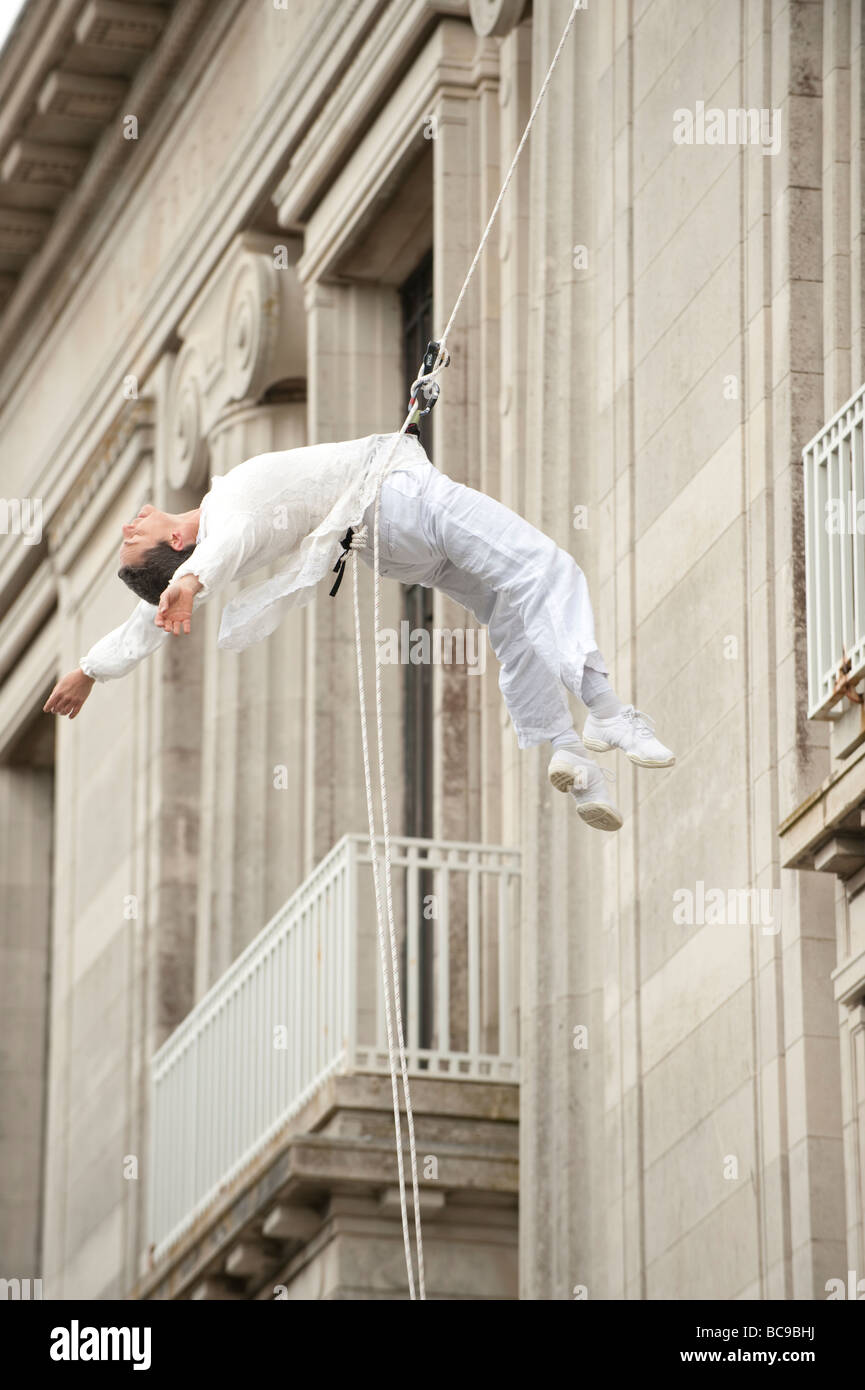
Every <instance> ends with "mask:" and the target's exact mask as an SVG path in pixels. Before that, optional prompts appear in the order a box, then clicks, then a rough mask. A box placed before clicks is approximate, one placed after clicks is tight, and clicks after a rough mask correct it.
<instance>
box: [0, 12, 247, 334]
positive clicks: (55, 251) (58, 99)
mask: <svg viewBox="0 0 865 1390" xmlns="http://www.w3.org/2000/svg"><path fill="white" fill-rule="evenodd" d="M242 3H243V0H224V3H223V4H222V5H221V7H219V10H218V13H216V12H215V11H214V8H213V6H212V5H211V4H210V3H209V0H177V3H176V4H175V5H174V7H173V9H166V8H165V7H161V6H156V5H148V4H139V3H131V2H130V0H80V3H77V4H76V3H73V0H66V3H64V4H62V5H61V4H56V5H51V4H48V5H45V4H42V3H41V0H40V2H39V3H34V0H31V4H30V5H29V6H28V8H27V10H25V11H24V13H23V14H22V17H21V22H20V35H13V41H12V42H11V43H10V45H9V46H8V50H9V51H5V52H4V53H3V54H2V61H0V98H2V100H0V161H2V170H0V229H4V228H5V226H6V223H7V222H8V221H9V220H10V218H11V214H12V212H13V211H14V210H15V207H16V197H17V185H18V184H19V183H21V182H22V178H25V179H26V182H28V183H30V184H32V183H33V182H34V177H35V176H36V175H37V174H38V182H40V183H43V184H44V183H45V180H46V178H47V177H48V176H49V169H48V164H49V163H50V165H51V170H50V178H51V180H53V183H52V184H51V186H52V187H55V188H56V187H58V186H59V187H62V189H63V191H64V193H65V197H64V198H63V199H62V201H61V199H60V198H58V197H54V198H53V199H52V198H49V196H48V195H46V198H45V202H46V205H50V206H51V207H52V208H54V207H56V206H57V204H58V203H60V204H61V205H60V206H59V208H57V211H56V213H55V214H54V215H53V220H52V217H50V216H46V215H45V214H44V213H43V215H42V220H41V222H40V223H39V225H38V226H37V225H36V223H35V222H34V223H33V224H32V225H31V226H30V228H29V229H28V236H27V238H26V239H24V238H19V241H18V244H17V245H16V247H15V248H14V251H13V252H12V254H14V257H15V261H16V269H18V270H20V272H21V276H20V280H19V283H18V285H17V288H16V290H15V291H14V292H13V293H12V295H11V296H8V304H7V307H6V309H5V312H4V313H3V316H2V320H0V356H2V353H3V348H4V345H8V344H9V343H10V342H11V341H15V340H18V339H20V338H21V334H22V328H23V326H24V325H26V324H27V322H28V320H32V318H33V308H34V304H38V303H39V300H40V296H43V297H44V294H43V292H44V285H45V283H46V282H51V281H52V279H56V278H57V276H58V270H59V271H60V272H61V274H62V269H63V267H64V266H65V265H66V264H67V263H68V260H69V248H70V245H72V244H73V243H74V242H76V241H78V240H79V239H80V238H81V235H82V233H83V231H84V230H85V229H86V228H87V226H88V225H89V223H90V221H91V220H92V218H93V217H94V216H95V214H96V213H97V212H98V211H99V209H100V208H101V206H102V203H103V202H104V200H105V197H106V196H107V194H108V191H109V190H110V188H111V185H112V184H113V183H115V182H116V180H117V176H118V173H121V172H123V171H124V170H125V168H126V166H127V165H128V163H129V159H130V142H129V141H127V140H123V139H122V138H120V134H119V124H118V123H117V112H118V109H119V106H120V103H121V101H122V100H123V95H124V93H126V101H127V103H128V106H127V109H128V110H130V111H133V112H134V113H135V115H136V117H137V119H138V121H139V123H140V125H141V127H142V129H144V128H146V127H147V125H148V123H149V122H151V120H152V117H153V116H154V114H155V113H156V110H157V108H158V106H159V104H160V102H161V101H162V99H163V97H164V96H165V94H166V92H167V91H168V89H169V87H170V85H171V83H172V81H173V79H174V78H175V76H176V73H177V71H178V68H179V67H180V66H181V65H182V64H183V63H184V62H185V61H186V60H187V58H188V57H189V55H190V53H191V51H192V49H193V48H195V49H197V50H203V49H204V45H202V44H200V43H198V42H197V40H198V39H199V36H200V34H201V31H202V28H203V27H204V24H205V21H206V20H208V18H209V17H210V16H214V20H213V24H212V27H213V29H214V32H215V34H218V32H219V31H221V29H222V28H223V26H224V24H227V23H229V22H230V21H231V19H232V17H233V14H234V12H235V11H236V10H237V9H238V8H239V6H240V5H241V4H242ZM31 9H32V10H33V14H32V16H31V14H30V13H29V11H30V10H31ZM40 18H41V24H40V23H38V22H37V21H39V20H40ZM78 46H80V47H81V49H82V50H83V51H84V53H85V58H84V60H83V62H84V64H85V66H86V65H87V64H88V63H91V64H92V54H93V52H98V51H99V50H100V49H101V50H102V51H103V54H104V53H105V52H109V51H110V52H112V53H113V54H115V55H116V56H117V60H118V66H119V69H120V71H121V72H128V73H130V74H133V73H134V76H132V77H131V81H129V80H127V81H124V80H122V79H120V78H117V77H113V78H106V77H104V76H101V75H99V74H94V75H92V76H91V75H90V73H89V72H74V71H68V70H67V68H74V66H75V61H76V48H77V47H78ZM88 53H89V54H90V55H91V56H90V58H87V56H86V55H87V54H88ZM58 54H62V55H63V61H64V67H63V68H62V69H61V68H59V67H58V66H57V61H58ZM16 56H17V59H18V65H17V68H16V67H14V66H13V59H15V58H16ZM148 57H149V61H147V62H143V60H144V59H145V58H148ZM46 117H48V118H49V119H50V120H51V121H52V123H53V125H54V126H55V128H58V129H59V128H61V127H62V126H64V125H68V127H69V142H68V144H66V143H64V142H63V139H62V135H60V136H59V138H57V137H55V138H53V140H52V147H51V148H50V149H49V148H47V147H46V149H47V153H46V154H40V152H39V149H38V146H39V144H40V142H41V141H42V139H43V135H42V130H43V127H44V122H45V120H46ZM82 135H84V136H85V137H86V146H85V148H84V149H83V150H82ZM19 142H20V144H21V146H22V148H20V149H16V143H19ZM143 143H144V142H143V141H142V144H143ZM59 151H62V156H61V154H60V153H59ZM133 153H134V155H135V157H136V158H138V156H139V153H140V152H139V151H138V150H137V149H134V148H133ZM73 171H74V176H73ZM58 180H59V181H60V183H59V185H58ZM4 200H5V201H4ZM0 235H2V231H0ZM7 239H8V238H7ZM0 249H2V247H0ZM10 268H11V267H10Z"/></svg>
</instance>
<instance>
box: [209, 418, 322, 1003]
mask: <svg viewBox="0 0 865 1390" xmlns="http://www.w3.org/2000/svg"><path fill="white" fill-rule="evenodd" d="M305 414H306V407H305V403H304V402H303V401H297V402H285V403H282V404H274V405H256V406H241V407H238V408H235V409H233V410H230V411H227V412H226V414H225V415H224V416H223V417H222V419H221V420H220V421H219V422H218V424H217V425H215V426H214V428H213V430H212V431H211V433H210V436H209V447H210V453H211V457H212V460H213V472H214V474H225V473H227V472H228V471H229V470H230V469H231V468H234V467H235V466H236V465H237V464H239V463H242V462H243V460H244V459H247V458H251V457H253V456H254V455H255V454H261V453H269V452H271V451H277V450H281V449H292V448H299V447H301V446H302V445H303V444H304V443H305V442H306V440H305V434H306V420H305ZM276 568H277V567H271V569H270V570H262V572H261V575H260V576H257V577H256V579H255V580H254V581H253V582H262V581H263V580H264V579H265V578H266V577H267V575H268V574H269V573H275V572H276ZM240 587H241V585H240V584H239V583H238V584H235V585H233V586H232V587H231V589H230V590H229V591H227V592H226V593H225V594H224V595H223V596H222V599H221V602H219V603H211V604H208V605H207V606H206V607H205V608H203V609H202V617H203V619H204V623H205V645H204V673H203V688H204V698H203V707H202V766H201V835H200V852H199V871H198V947H197V951H196V958H197V990H196V992H197V994H199V995H200V993H201V992H202V991H203V990H204V989H205V988H206V987H207V986H209V985H210V984H212V983H213V982H214V981H215V980H216V979H218V978H219V976H220V975H221V974H222V973H223V972H224V971H225V969H226V968H227V967H228V965H229V964H230V963H231V961H232V960H234V958H235V957H236V956H237V955H238V954H239V953H240V952H241V951H242V950H243V948H244V946H246V945H247V944H248V943H249V941H251V940H252V938H253V937H254V936H256V935H257V933H258V932H259V931H260V930H261V928H262V927H263V926H264V925H265V923H266V922H268V921H269V919H270V918H271V917H272V916H273V914H274V913H275V912H276V911H277V909H278V908H279V907H281V905H282V904H283V903H284V902H285V901H286V899H287V898H288V897H289V896H290V895H291V893H292V892H293V891H294V889H295V888H297V887H298V885H299V883H300V882H301V880H302V878H303V876H304V858H305V855H304V823H303V800H304V789H305V784H306V781H307V779H308V777H309V776H310V773H311V769H310V767H309V766H308V764H307V759H306V755H305V743H306V740H305V730H304V708H305V671H304V661H303V652H304V646H305V622H306V615H305V612H304V610H303V609H298V610H296V611H293V612H291V613H289V614H287V615H286V617H285V618H284V619H283V621H282V622H281V623H280V625H279V627H278V628H277V629H276V631H275V632H274V633H273V634H272V635H271V636H270V637H269V638H268V639H267V641H265V642H258V643H255V644H254V645H253V646H251V647H249V648H248V649H247V650H246V651H244V652H239V653H235V652H225V651H220V650H219V648H218V646H217V639H218V635H219V623H220V617H221V611H222V607H223V604H224V603H226V602H227V601H228V599H229V598H230V597H231V595H232V594H233V593H235V592H237V591H238V590H239V589H240Z"/></svg>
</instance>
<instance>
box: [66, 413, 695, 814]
mask: <svg viewBox="0 0 865 1390" xmlns="http://www.w3.org/2000/svg"><path fill="white" fill-rule="evenodd" d="M415 429H416V427H415V426H411V427H410V432H407V433H406V434H404V435H403V436H402V438H401V439H400V440H399V442H398V444H397V445H396V453H395V454H394V455H393V460H392V466H391V467H390V469H389V471H388V473H387V476H386V477H385V479H384V482H383V483H382V486H381V500H380V510H379V569H380V573H381V574H383V575H385V576H388V577H390V578H392V579H396V580H399V581H400V582H402V583H404V584H420V585H423V586H425V587H428V588H435V589H438V590H440V591H441V592H442V593H445V594H447V595H448V596H449V597H450V598H452V599H454V600H455V601H456V602H457V603H459V604H461V605H462V606H463V607H464V608H466V609H468V610H469V611H470V612H471V613H473V614H474V616H475V617H476V619H477V620H478V622H479V623H481V624H483V625H485V626H486V627H487V628H488V631H489V637H490V642H491V645H492V648H493V651H494V652H495V654H496V657H497V658H498V661H499V663H500V673H499V685H500V688H501V692H502V695H503V697H504V700H505V704H506V705H507V708H508V711H509V713H510V716H511V719H512V721H513V724H514V728H515V730H516V735H517V740H518V743H519V746H520V748H529V747H532V746H533V745H535V744H541V743H545V742H549V743H550V744H551V745H552V749H553V752H552V758H551V761H550V765H549V777H550V781H551V782H552V784H553V786H554V787H556V788H557V789H558V790H559V791H562V792H566V793H569V794H570V795H571V796H572V797H573V799H574V802H575V803H576V808H577V812H578V813H579V815H580V816H581V817H582V819H583V820H584V821H586V822H587V823H588V824H589V825H591V826H594V827H595V828H596V829H599V830H618V828H619V827H620V826H621V824H622V816H621V814H620V812H619V811H618V810H617V808H616V807H615V805H614V804H613V802H612V799H611V797H610V794H609V791H608V787H607V780H608V779H611V777H612V774H610V773H609V772H608V771H607V770H606V769H602V768H601V767H599V766H598V764H597V763H596V762H595V761H594V760H593V759H591V758H590V757H588V755H587V750H588V751H591V752H607V751H609V750H610V749H612V748H621V749H622V751H623V752H624V753H625V754H626V755H627V757H628V758H629V759H630V760H631V762H633V763H636V764H637V765H638V766H640V767H670V766H671V765H672V764H673V763H674V762H675V758H674V756H673V754H672V753H671V752H670V750H669V748H665V747H664V745H663V744H662V743H660V742H659V740H658V739H657V738H656V737H655V735H654V733H653V728H652V724H651V721H650V720H649V719H648V718H647V717H646V716H645V715H643V714H641V713H640V712H639V711H638V710H636V709H635V708H634V707H633V705H625V704H623V703H622V701H621V700H620V699H619V698H618V696H617V695H616V694H615V692H614V691H613V689H612V687H611V686H610V683H609V681H608V679H607V675H608V671H607V666H606V663H605V661H604V658H603V657H602V655H601V653H600V651H599V650H598V648H597V645H596V643H595V632H594V618H593V615H592V606H591V602H590V599H589V591H588V586H587V584H586V578H585V575H584V574H583V572H582V570H581V569H580V568H579V566H578V565H577V564H576V563H575V562H574V560H573V559H572V558H571V556H570V555H568V554H567V553H566V552H565V551H564V550H562V549H560V548H559V546H557V545H556V544H555V543H554V542H553V541H552V540H550V538H549V537H548V536H546V535H544V534H543V533H542V532H541V531H538V530H537V529H536V528H535V527H534V526H531V525H530V524H529V523H528V522H527V521H524V520H523V519H522V517H520V516H518V515H517V514H516V513H515V512H512V511H510V510H509V509H508V508H507V507H505V506H503V505H502V504H501V503H500V502H496V501H494V500H493V499H492V498H490V497H487V496H485V495H484V494H483V493H480V492H476V491H475V490H474V489H473V488H469V487H464V486H463V485H462V484H461V483H456V482H454V481H453V480H452V479H451V478H448V477H447V476H446V475H445V474H444V473H442V472H440V471H439V469H437V468H435V467H434V465H433V464H432V463H430V461H429V459H428V458H427V456H426V453H425V452H424V449H423V447H422V445H421V443H420V440H419V438H417V435H416V433H415V432H414V431H415ZM394 442H395V436H394V435H393V434H385V435H370V436H368V437H366V438H364V439H354V440H350V441H348V442H345V443H339V444H314V445H310V446H307V447H304V448H300V449H289V450H287V451H285V452H281V453H268V454H259V455H257V456H256V457H254V458H250V459H247V460H246V461H245V462H244V463H240V464H238V465H237V467H236V468H233V469H231V471H230V472H229V473H227V474H226V475H225V476H224V477H216V478H214V479H213V481H212V483H211V486H210V491H209V492H208V493H207V495H206V496H205V497H204V498H203V499H202V502H201V505H200V506H199V507H196V508H194V509H193V510H192V511H189V512H180V513H171V512H163V511H159V510H158V508H156V507H153V506H150V505H147V506H144V507H142V509H141V511H140V512H139V513H138V515H137V516H136V517H135V518H134V519H133V520H132V521H129V522H127V523H126V524H125V525H124V526H123V527H122V528H121V529H122V533H123V543H122V545H121V547H120V556H119V558H120V564H121V568H120V570H119V571H118V574H119V577H120V578H121V579H122V580H123V581H124V583H125V584H127V585H128V586H129V588H130V589H132V591H133V593H135V594H137V595H138V598H139V599H140V602H139V604H138V606H137V607H136V608H135V610H134V612H133V613H132V616H131V617H130V618H129V620H128V621H127V622H126V623H124V624H123V625H122V626H121V627H118V628H116V629H115V630H114V631H113V632H110V633H109V634H108V635H107V636H106V637H103V638H102V639H101V641H99V642H97V643H96V645H95V646H93V647H91V649H90V651H89V652H88V653H87V654H86V656H84V657H82V658H81V663H80V666H79V668H78V669H77V670H75V671H73V672H71V673H70V674H69V675H67V676H64V677H63V679H62V680H60V681H59V682H58V684H57V685H56V686H55V688H54V690H53V691H52V692H51V695H50V696H49V697H48V700H47V702H46V704H45V706H44V708H45V710H46V711H47V712H49V713H52V714H58V715H68V716H69V718H70V719H74V718H75V716H76V715H77V714H78V713H79V711H80V709H81V707H82V705H83V704H84V701H85V700H86V699H87V697H88V695H89V694H90V691H91V690H92V688H93V684H94V682H95V681H108V680H116V679H117V678H119V677H121V676H125V675H126V674H127V673H128V672H129V671H131V670H132V669H133V667H135V666H136V665H137V663H138V662H139V661H141V660H142V658H143V657H145V656H148V655H149V654H150V653H151V652H154V651H156V650H157V648H158V647H160V646H161V645H162V643H163V642H164V640H165V638H166V637H168V636H175V637H178V636H181V635H183V634H188V633H189V632H190V631H191V626H192V619H193V613H194V611H195V610H196V609H197V608H198V606H199V605H200V604H201V603H203V602H206V601H207V600H208V599H210V598H211V597H212V596H213V595H214V594H215V593H218V592H219V591H220V590H221V589H223V588H224V587H225V585H227V584H229V583H230V582H231V581H232V580H234V579H237V578H240V577H243V576H245V575H248V574H251V573H252V572H253V571H255V570H258V569H261V568H262V567H263V566H265V565H268V566H272V565H274V564H275V563H276V564H281V566H282V568H281V569H280V570H279V571H278V573H276V574H275V575H273V576H271V577H270V578H268V579H265V580H264V581H263V582H262V583H259V584H257V585H255V586H254V587H252V588H248V589H245V590H243V591H242V592H241V593H240V594H238V595H237V597H235V598H233V599H232V600H231V601H230V602H229V603H228V604H227V605H226V607H225V609H224V611H223V614H222V620H221V626H220V631H219V639H218V641H219V646H220V647H222V648H225V649H227V650H229V651H243V649H244V648H245V647H248V646H250V644H251V643H253V642H258V641H261V640H262V639H263V638H265V637H267V636H269V635H270V633H272V632H273V631H274V629H275V628H276V627H277V625H278V623H279V622H280V620H281V618H282V617H283V615H284V614H285V613H286V612H287V611H288V609H290V608H293V607H298V606H300V605H303V604H306V603H309V601H310V600H311V599H312V597H313V595H314V593H315V589H316V586H317V585H318V583H319V581H320V580H322V579H323V578H324V577H325V575H327V574H328V573H329V571H331V570H332V569H334V568H336V569H338V570H340V577H341V565H340V559H341V560H342V561H343V562H344V559H345V555H346V554H347V551H348V548H349V545H351V548H354V549H357V552H358V554H359V556H360V558H361V559H362V560H364V561H365V562H366V563H367V564H369V565H372V563H373V513H374V508H375V491H376V482H377V477H378V472H379V469H380V465H381V463H382V460H383V458H385V457H386V456H387V451H388V450H389V449H390V448H392V447H393V446H394ZM364 527H365V528H366V532H365V534H364V531H363V530H362V529H361V528H364ZM341 548H342V549H341ZM335 560H336V561H337V563H336V565H335V564H334V561H335ZM337 584H338V581H337ZM334 587H337V585H335V586H334ZM566 691H571V692H573V694H575V695H577V696H579V698H580V699H581V700H582V701H583V703H584V704H585V705H586V706H587V708H588V711H589V714H588V718H587V720H586V723H585V726H584V728H583V735H582V738H580V735H579V734H578V733H577V732H576V730H575V728H574V726H573V721H572V718H571V714H570V710H569V707H568V700H567V694H566Z"/></svg>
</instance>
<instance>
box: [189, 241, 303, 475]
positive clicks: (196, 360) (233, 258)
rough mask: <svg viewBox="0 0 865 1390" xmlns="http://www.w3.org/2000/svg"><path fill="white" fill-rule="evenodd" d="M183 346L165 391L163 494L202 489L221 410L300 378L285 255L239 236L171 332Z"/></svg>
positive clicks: (298, 320) (295, 312)
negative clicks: (210, 441)
mask: <svg viewBox="0 0 865 1390" xmlns="http://www.w3.org/2000/svg"><path fill="white" fill-rule="evenodd" d="M178 336H179V337H180V340H181V342H182V344H183V346H182V348H181V350H180V352H179V353H178V356H177V359H176V361H175V363H174V367H173V369H172V373H171V381H170V385H169V391H168V435H167V438H168V442H169V444H168V456H167V474H168V479H169V482H170V483H171V486H172V487H174V488H182V487H187V486H190V485H195V486H198V485H199V484H201V483H203V482H204V480H205V476H206V473H207V463H208V446H207V441H208V436H209V434H210V432H211V430H212V429H213V427H214V425H215V424H216V422H217V421H218V420H219V419H220V418H221V417H222V415H223V413H224V412H225V411H226V409H228V408H229V407H231V406H233V405H234V404H236V403H238V402H242V403H244V404H248V405H252V404H255V403H256V402H257V401H259V400H261V398H262V397H263V396H264V394H265V392H266V391H267V390H268V389H269V388H270V387H272V386H273V385H274V384H275V383H276V382H279V381H281V380H283V379H286V378H288V379H290V380H291V381H293V382H296V381H302V380H303V379H304V378H305V377H306V314H305V311H304V307H303V294H302V290H301V286H300V282H299V280H298V277H297V271H296V269H295V266H294V264H293V261H292V259H291V256H290V255H289V254H288V248H287V247H286V246H285V245H284V244H282V243H275V241H274V238H273V237H270V236H265V235H261V234H258V233H253V232H244V233H242V234H241V235H240V236H239V237H237V238H236V239H235V241H234V242H233V244H232V246H231V247H230V248H229V250H228V252H227V253H226V255H225V256H224V257H223V258H222V260H221V262H220V264H219V265H218V266H217V267H216V269H215V270H214V272H213V274H212V275H211V277H210V279H209V280H208V281H207V284H206V285H205V286H204V288H203V290H202V291H201V293H200V294H199V296H198V298H197V299H196V300H195V302H194V303H193V305H192V306H191V308H190V309H189V312H188V313H187V314H186V315H185V317H184V318H183V320H182V321H181V323H180V324H179V326H178Z"/></svg>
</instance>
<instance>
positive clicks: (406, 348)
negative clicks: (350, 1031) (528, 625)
mask: <svg viewBox="0 0 865 1390" xmlns="http://www.w3.org/2000/svg"><path fill="white" fill-rule="evenodd" d="M400 295H401V299H402V325H403V376H404V380H405V391H404V399H403V400H401V401H399V402H397V411H396V414H397V415H400V417H401V418H402V417H404V415H405V411H406V405H407V402H408V398H409V388H410V386H411V384H412V382H413V381H414V379H415V377H416V376H417V372H418V368H419V367H420V364H421V361H422V359H423V355H424V352H425V351H426V345H427V343H428V342H429V341H430V339H431V338H432V335H433V317H432V314H433V258H432V252H431V251H430V252H429V254H428V255H427V256H425V257H424V259H423V260H422V261H421V263H420V265H419V266H418V267H417V269H416V270H415V271H413V273H412V274H411V275H410V276H409V278H408V279H407V280H406V282H405V284H404V285H403V286H402V288H401V291H400ZM420 428H421V442H422V444H423V446H424V448H425V450H426V452H427V454H428V455H429V456H430V458H432V416H431V415H427V416H426V417H425V418H424V419H423V420H422V421H421V426H420ZM432 599H433V595H432V590H431V589H425V588H423V587H422V586H421V585H420V584H406V585H404V586H403V613H402V616H403V620H404V621H407V622H408V625H409V632H410V633H411V632H414V631H416V630H417V629H418V628H427V629H430V630H431V629H432V624H433V606H432ZM429 649H430V650H432V647H431V646H430V648H429ZM432 676H433V672H432V666H431V665H429V664H428V663H427V664H422V665H418V666H413V665H410V664H407V665H406V666H405V667H404V668H403V762H404V766H405V813H404V818H403V834H404V835H416V836H419V837H423V838H427V837H429V836H431V835H432V830H433V800H432V763H433V751H432V697H433V687H432ZM419 878H420V884H419V889H420V903H419V911H420V922H421V952H420V981H419V984H420V1030H419V1031H420V1045H421V1047H429V1046H430V1043H431V1038H432V998H431V981H432V947H433V933H432V931H431V927H432V925H433V923H432V922H431V921H430V922H428V921H426V920H425V918H424V916H423V904H424V898H425V897H426V895H427V894H430V893H432V891H433V885H432V875H431V874H430V873H428V872H422V873H421V874H420V876H419ZM404 975H405V971H404V970H403V977H404Z"/></svg>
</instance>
